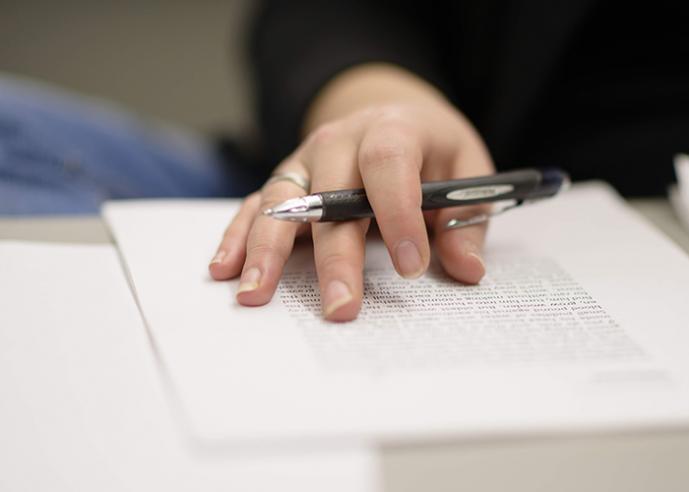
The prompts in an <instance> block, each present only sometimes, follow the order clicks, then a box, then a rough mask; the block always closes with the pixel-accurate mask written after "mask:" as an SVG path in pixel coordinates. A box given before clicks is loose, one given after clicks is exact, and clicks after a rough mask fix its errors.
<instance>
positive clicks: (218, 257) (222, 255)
mask: <svg viewBox="0 0 689 492" xmlns="http://www.w3.org/2000/svg"><path fill="white" fill-rule="evenodd" d="M226 255H227V252H226V251H225V250H220V251H218V252H217V253H215V256H214V257H213V259H212V260H211V262H210V264H211V265H215V264H216V263H222V260H223V258H225V256H226Z"/></svg>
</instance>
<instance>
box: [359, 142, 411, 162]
mask: <svg viewBox="0 0 689 492" xmlns="http://www.w3.org/2000/svg"><path fill="white" fill-rule="evenodd" d="M408 157H409V150H408V149H407V148H405V147H404V146H402V145H400V144H398V143H397V142H394V141H390V142H376V143H372V144H369V145H365V146H362V148H361V151H360V154H359V163H360V165H361V166H362V167H363V168H366V169H375V168H379V167H385V166H387V165H389V164H397V163H399V162H402V161H404V160H406V159H407V158H408Z"/></svg>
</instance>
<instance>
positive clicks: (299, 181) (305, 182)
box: [263, 171, 311, 193]
mask: <svg viewBox="0 0 689 492" xmlns="http://www.w3.org/2000/svg"><path fill="white" fill-rule="evenodd" d="M279 181H289V182H290V183H293V184H295V185H297V186H298V187H299V188H302V189H303V190H304V191H305V192H307V193H308V192H309V190H310V189H311V181H309V179H308V178H305V177H304V176H302V175H301V174H299V173H294V172H290V171H288V172H284V173H275V174H273V175H272V176H271V177H270V178H268V181H266V183H265V184H264V185H263V186H268V185H269V184H273V183H277V182H279Z"/></svg>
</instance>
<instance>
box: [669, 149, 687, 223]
mask: <svg viewBox="0 0 689 492" xmlns="http://www.w3.org/2000/svg"><path fill="white" fill-rule="evenodd" d="M675 176H677V186H673V187H672V188H670V202H671V203H672V206H673V207H674V209H675V212H677V215H678V216H679V218H680V220H681V221H682V222H683V223H684V226H685V227H686V228H687V230H689V155H685V154H679V155H677V156H676V157H675Z"/></svg>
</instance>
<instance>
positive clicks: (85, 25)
mask: <svg viewBox="0 0 689 492" xmlns="http://www.w3.org/2000/svg"><path fill="white" fill-rule="evenodd" d="M251 10H252V3H251V0H198V1H192V0H187V1H185V0H139V1H136V0H123V1H117V2H115V1H110V2H105V1H98V0H92V1H87V0H55V1H48V0H23V1H19V0H16V1H9V0H0V70H2V71H5V72H12V73H19V74H23V75H28V76H31V77H37V78H40V79H42V80H46V81H50V82H54V83H57V84H59V85H60V86H62V87H66V88H69V89H72V90H76V91H80V92H83V93H86V94H90V95H97V96H103V97H106V98H108V99H111V100H114V101H117V102H119V103H122V104H124V105H126V106H127V107H129V108H131V109H134V110H135V111H137V112H140V113H141V114H144V115H147V116H152V117H155V118H161V119H164V120H168V121H170V122H173V123H177V124H181V125H183V126H186V127H190V128H194V129H200V130H204V131H205V130H218V129H222V130H228V131H232V132H242V133H244V132H246V131H248V130H250V128H251V121H252V118H251V103H250V97H251V94H250V93H251V91H250V83H249V82H248V80H247V74H246V70H245V65H246V60H245V59H244V47H243V40H244V37H245V31H246V19H247V17H248V15H249V14H250V12H251Z"/></svg>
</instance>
